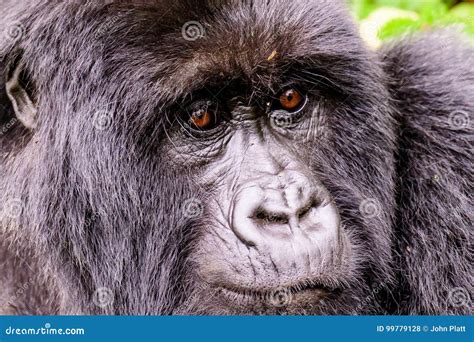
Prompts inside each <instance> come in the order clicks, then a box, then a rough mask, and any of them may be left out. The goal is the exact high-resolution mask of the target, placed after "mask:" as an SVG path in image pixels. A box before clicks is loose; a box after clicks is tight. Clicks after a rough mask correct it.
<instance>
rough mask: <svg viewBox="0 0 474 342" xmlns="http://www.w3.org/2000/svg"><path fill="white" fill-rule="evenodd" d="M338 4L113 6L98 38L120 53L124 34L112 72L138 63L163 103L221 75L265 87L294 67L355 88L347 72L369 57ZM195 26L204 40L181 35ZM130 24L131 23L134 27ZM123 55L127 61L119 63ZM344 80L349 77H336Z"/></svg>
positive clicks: (282, 1) (281, 0) (281, 1)
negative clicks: (110, 19)
mask: <svg viewBox="0 0 474 342" xmlns="http://www.w3.org/2000/svg"><path fill="white" fill-rule="evenodd" d="M340 5H341V4H340V3H339V1H286V0H279V1H208V2H207V3H204V4H203V2H202V1H200V2H199V4H197V3H195V2H194V1H178V2H171V1H161V2H158V3H156V4H155V5H150V3H149V2H148V3H147V4H146V5H144V4H141V3H137V4H135V5H134V7H132V8H131V9H130V8H125V7H121V6H119V5H115V7H113V8H110V9H108V11H113V14H112V15H113V16H115V18H117V19H116V20H117V21H118V23H117V25H114V27H113V28H110V30H111V32H109V33H110V34H108V35H106V36H105V35H104V36H103V37H99V39H101V40H103V43H104V44H105V46H106V49H109V48H110V49H113V50H117V49H121V47H120V46H117V44H116V41H117V39H118V37H120V40H121V42H122V46H123V47H124V50H123V53H121V54H115V55H114V59H113V60H111V61H110V63H111V67H113V69H114V70H115V72H117V73H129V68H130V61H131V60H133V61H134V64H138V63H139V64H140V65H141V66H142V68H140V69H137V70H136V71H135V72H141V73H143V75H142V78H143V79H148V78H151V79H152V80H154V81H156V84H157V87H159V89H158V93H159V95H160V99H161V100H162V101H166V100H174V99H175V98H177V97H179V96H180V94H182V93H189V92H190V91H193V90H196V89H199V88H201V87H202V86H204V85H206V84H209V83H212V82H213V81H215V83H219V84H221V83H222V82H221V81H222V78H232V79H235V78H241V79H244V80H245V81H246V82H248V83H249V84H252V85H253V86H259V85H262V86H265V87H268V86H269V85H271V84H272V82H277V81H278V77H279V76H280V75H281V74H282V73H283V72H285V71H287V70H289V69H291V66H293V65H294V64H295V63H301V64H302V65H308V67H309V66H311V67H315V66H317V67H318V68H320V69H321V70H325V72H326V73H332V75H331V76H332V78H333V81H335V82H336V83H338V84H344V85H345V86H356V85H357V84H358V83H359V81H357V80H356V79H354V80H349V79H348V76H347V75H346V74H347V73H346V72H344V71H345V69H346V68H347V66H348V65H351V64H354V65H357V64H358V63H363V62H362V61H364V60H366V59H364V58H361V57H362V56H363V57H366V54H365V50H364V48H363V47H362V45H361V44H360V41H359V39H357V38H356V34H355V30H354V28H353V26H352V24H351V23H349V22H348V19H347V15H346V13H345V9H343V8H342V7H341V6H340ZM327 7H331V8H332V10H331V11H328V9H327ZM323 8H324V10H323ZM328 12H329V13H331V16H328V15H327V13H328ZM177 13H178V15H177ZM179 13H181V14H179ZM98 20H100V19H98ZM190 22H194V25H196V27H195V28H196V29H197V30H199V33H201V34H202V37H200V38H198V39H195V40H189V39H188V40H187V39H185V38H184V37H183V35H184V33H183V30H182V28H183V27H185V26H186V24H188V23H190ZM126 23H129V24H130V23H133V24H132V25H133V26H132V27H133V30H131V29H130V25H126ZM341 23H343V24H341ZM191 25H192V24H191ZM99 29H100V28H99ZM102 30H103V28H102ZM112 30H114V31H115V32H114V31H112ZM138 36H139V37H140V41H137V40H136V37H138ZM336 46H337V48H336ZM131 47H133V48H131ZM117 58H118V60H117ZM121 58H124V59H125V60H123V63H117V62H118V61H120V59H121ZM355 68H357V66H355ZM361 69H362V70H364V68H361ZM367 69H368V68H365V70H367ZM340 75H344V77H345V79H344V80H339V79H337V78H338V77H342V76H340Z"/></svg>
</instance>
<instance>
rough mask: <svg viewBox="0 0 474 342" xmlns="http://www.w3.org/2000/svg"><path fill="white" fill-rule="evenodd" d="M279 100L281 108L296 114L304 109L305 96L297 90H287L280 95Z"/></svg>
mask: <svg viewBox="0 0 474 342" xmlns="http://www.w3.org/2000/svg"><path fill="white" fill-rule="evenodd" d="M278 100H279V102H280V103H279V105H280V107H281V108H283V109H285V110H287V111H291V112H294V111H297V110H299V109H301V108H302V107H303V105H304V102H305V96H304V95H303V94H301V92H299V91H298V90H297V89H295V88H287V89H285V90H283V91H282V92H281V93H280V95H279V96H278Z"/></svg>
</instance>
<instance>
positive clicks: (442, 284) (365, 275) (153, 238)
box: [0, 0, 474, 314]
mask: <svg viewBox="0 0 474 342" xmlns="http://www.w3.org/2000/svg"><path fill="white" fill-rule="evenodd" d="M0 8H1V9H2V13H6V15H5V18H4V19H3V20H2V22H1V23H0V31H5V30H8V28H11V27H12V26H15V25H16V27H19V28H20V29H21V30H20V31H21V35H20V37H19V38H18V39H12V38H11V36H10V37H9V36H5V35H4V36H2V38H1V40H0V61H1V64H0V66H1V67H2V69H1V70H0V74H1V76H2V80H1V81H0V100H1V105H2V106H3V109H2V110H1V112H0V123H1V124H2V127H5V125H7V124H8V125H9V128H8V129H6V130H2V131H0V153H1V158H2V159H1V162H0V177H1V178H0V191H1V193H2V204H5V203H10V202H9V201H11V200H13V199H15V200H19V201H20V203H22V212H21V215H19V216H18V217H15V218H11V217H9V216H8V215H5V212H4V213H3V215H1V216H0V219H1V221H0V227H1V230H0V235H1V236H0V284H1V288H2V289H3V290H2V291H4V292H0V313H12V314H54V313H61V314H77V313H84V314H100V313H104V314H173V313H224V314H225V313H236V312H237V313H247V312H245V311H244V312H241V311H239V310H233V309H232V310H231V309H229V310H225V309H213V310H211V308H214V307H215V303H212V301H210V302H209V303H207V302H205V303H202V302H200V303H197V304H196V303H189V298H190V296H191V295H193V294H196V293H199V289H196V288H198V287H199V286H196V285H199V284H196V278H195V277H193V267H192V265H193V262H194V260H193V256H194V255H196V254H195V253H196V252H198V251H196V250H195V246H196V241H197V240H198V239H199V237H200V231H201V228H202V227H203V226H204V225H205V224H206V220H205V219H204V220H203V219H198V220H190V219H187V218H185V217H183V215H182V212H183V210H182V203H183V202H185V201H186V200H187V199H188V198H190V197H193V198H203V199H205V198H207V196H208V194H206V193H205V192H204V191H203V190H202V189H196V188H195V187H194V186H193V181H192V174H191V171H190V170H187V169H186V167H184V166H185V165H183V167H179V166H176V163H175V162H174V161H172V160H170V158H169V156H168V155H167V149H168V148H169V145H168V143H167V135H166V134H165V128H166V127H168V123H167V115H166V114H167V113H169V111H170V108H173V105H174V104H175V103H176V101H178V100H179V99H181V98H182V97H183V96H185V95H186V94H190V93H192V92H193V91H195V90H196V89H199V88H201V87H202V84H210V85H215V86H217V87H225V85H226V84H228V83H229V82H232V81H235V80H236V79H239V80H242V82H243V83H244V84H247V85H251V87H250V86H249V88H252V89H250V90H249V91H250V92H255V94H257V95H258V92H259V90H260V89H262V88H263V87H264V86H268V85H269V84H272V82H273V81H274V80H275V79H276V78H278V75H279V74H280V73H282V72H285V71H289V68H291V67H294V66H295V65H298V63H305V64H311V65H312V66H313V68H314V69H315V70H318V73H319V75H320V76H323V77H320V78H319V79H318V80H317V82H320V83H321V84H325V82H327V83H326V84H325V85H326V86H327V85H329V88H331V91H332V92H333V94H332V96H331V97H329V100H328V102H327V104H326V106H327V108H326V112H325V113H326V116H325V117H324V118H323V119H324V123H323V124H322V126H321V127H322V129H323V131H320V132H319V131H318V137H319V139H318V140H317V142H314V143H313V144H311V146H308V150H310V154H311V165H312V167H313V169H314V172H315V175H317V176H318V177H319V179H320V180H321V182H322V183H323V184H324V185H325V186H326V187H327V188H328V190H329V191H330V193H331V195H332V196H333V197H334V200H335V202H336V204H337V206H338V209H339V211H340V215H341V218H342V221H343V223H344V226H345V227H346V229H347V233H348V234H349V236H351V238H352V240H353V243H354V245H355V246H356V247H357V248H356V253H357V254H356V257H355V259H354V267H355V269H356V271H355V273H354V277H353V278H352V279H351V280H350V281H348V286H347V288H346V289H345V291H344V292H343V293H342V294H339V295H338V296H335V297H334V298H332V299H331V300H329V301H327V302H326V303H323V304H321V307H320V308H316V309H315V308H309V307H301V308H297V311H295V312H291V313H304V314H311V313H329V314H338V313H341V314H353V313H378V314H472V301H471V300H470V299H469V298H467V299H466V300H464V301H463V303H461V304H459V303H453V298H452V296H453V291H456V290H461V291H462V294H466V293H467V294H468V297H469V295H470V296H472V293H473V285H472V284H473V276H472V274H473V270H472V265H473V246H472V238H473V230H472V204H473V203H472V197H471V194H472V192H473V179H472V170H473V166H474V165H473V164H474V163H473V159H472V152H473V151H472V142H473V131H472V120H473V111H474V70H473V69H474V67H473V65H474V58H473V56H474V48H473V47H472V46H471V45H470V43H468V42H464V41H462V40H461V38H456V37H455V34H452V33H436V34H425V35H424V36H421V37H419V38H413V39H405V40H403V41H400V42H397V43H394V44H393V45H392V46H390V47H387V48H385V49H383V50H382V51H381V52H380V53H379V54H375V53H372V52H370V51H369V50H368V49H367V48H366V47H365V46H364V44H363V43H362V42H361V40H360V38H359V37H358V35H357V31H356V28H355V26H354V24H353V23H352V22H351V20H350V19H349V15H348V13H347V12H346V10H345V9H344V8H343V6H342V5H341V4H339V3H338V2H336V1H316V0H315V1H285V0H280V1H271V2H267V1H231V0H229V1H211V0H209V1H191V0H188V1H184V0H182V1H159V0H157V1H136V2H133V4H132V3H131V2H128V3H122V2H119V1H117V2H112V1H107V2H104V3H99V2H95V1H91V2H87V3H85V2H75V1H71V2H62V3H60V4H59V3H53V2H44V1H30V2H20V3H18V2H15V1H6V2H5V1H4V2H2V4H1V5H0ZM190 20H196V21H198V22H199V23H201V24H202V26H203V28H204V29H205V35H204V37H202V38H200V39H198V40H195V41H188V40H184V39H183V37H182V35H181V27H182V26H183V24H184V23H186V22H188V21H190ZM274 50H275V51H277V52H278V56H279V57H278V58H276V61H275V62H274V63H273V62H269V61H268V60H267V57H268V56H269V55H270V54H271V53H272V51H274ZM280 57H281V58H280ZM18 60H22V61H24V62H25V63H26V68H27V70H28V77H29V79H31V81H32V83H33V84H34V87H35V90H34V93H35V94H34V95H35V98H37V106H38V119H37V120H38V127H37V128H36V129H35V130H33V131H32V132H30V131H28V130H26V129H24V128H23V127H21V125H20V124H19V122H17V121H15V118H14V114H13V111H12V109H11V106H10V104H9V102H8V100H7V97H6V96H5V94H4V93H5V87H4V86H3V84H1V83H3V80H4V79H6V77H7V74H8V72H9V69H10V68H11V67H12V65H13V64H14V63H17V62H18ZM223 82H224V83H223ZM0 109H1V108H0ZM453 113H454V114H453ZM459 113H460V114H459ZM458 114H459V115H461V119H463V120H464V119H467V124H459V122H457V121H456V120H458V119H459V115H458ZM456 115H458V116H457V117H455V116H456ZM97 116H99V117H100V116H102V117H103V118H104V119H105V121H106V125H105V127H103V128H105V129H97V128H96V127H94V124H95V125H97V122H94V120H95V119H97ZM367 198H370V199H374V202H375V203H376V204H377V206H378V210H379V214H378V215H376V216H375V217H370V218H367V217H364V216H363V215H361V213H360V203H361V201H363V200H364V199H367ZM4 211H5V210H4ZM206 215H210V214H209V213H206ZM209 219H212V218H209ZM25 284H27V285H28V286H27V289H26V290H23V291H22V293H21V294H18V289H19V288H20V287H23V288H24V287H25V286H26V285H25ZM102 287H105V288H107V289H108V290H109V291H110V293H111V294H112V298H113V302H110V303H108V305H105V306H101V305H96V304H97V303H96V301H94V296H95V293H96V292H97V289H100V288H102ZM277 313H278V312H277Z"/></svg>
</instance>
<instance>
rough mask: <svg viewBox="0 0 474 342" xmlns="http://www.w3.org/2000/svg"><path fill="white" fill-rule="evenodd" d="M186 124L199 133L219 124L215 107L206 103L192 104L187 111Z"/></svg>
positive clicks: (210, 103)
mask: <svg viewBox="0 0 474 342" xmlns="http://www.w3.org/2000/svg"><path fill="white" fill-rule="evenodd" d="M186 122H187V124H188V125H189V126H190V128H192V129H194V130H199V131H208V130H211V129H213V128H215V127H216V126H217V125H219V123H220V116H219V112H218V108H217V105H215V104H214V103H212V102H208V101H204V102H202V101H200V102H196V103H193V104H192V105H191V106H190V108H189V110H188V111H187V119H186Z"/></svg>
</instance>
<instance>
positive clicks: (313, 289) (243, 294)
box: [218, 281, 341, 306]
mask: <svg viewBox="0 0 474 342" xmlns="http://www.w3.org/2000/svg"><path fill="white" fill-rule="evenodd" d="M218 289H219V290H220V292H222V294H224V296H226V297H230V299H233V300H237V301H245V302H267V303H269V304H273V305H275V306H285V305H289V304H291V302H292V301H293V300H296V299H297V296H299V295H303V294H311V296H312V297H314V298H317V299H322V298H324V297H327V296H328V295H330V294H337V293H339V292H340V291H341V289H340V288H338V287H335V286H329V285H325V284H322V283H317V282H312V281H302V282H298V283H296V284H294V285H289V286H281V287H275V288H268V289H258V288H257V289H255V288H245V287H238V286H235V285H228V284H221V285H219V286H218Z"/></svg>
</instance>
